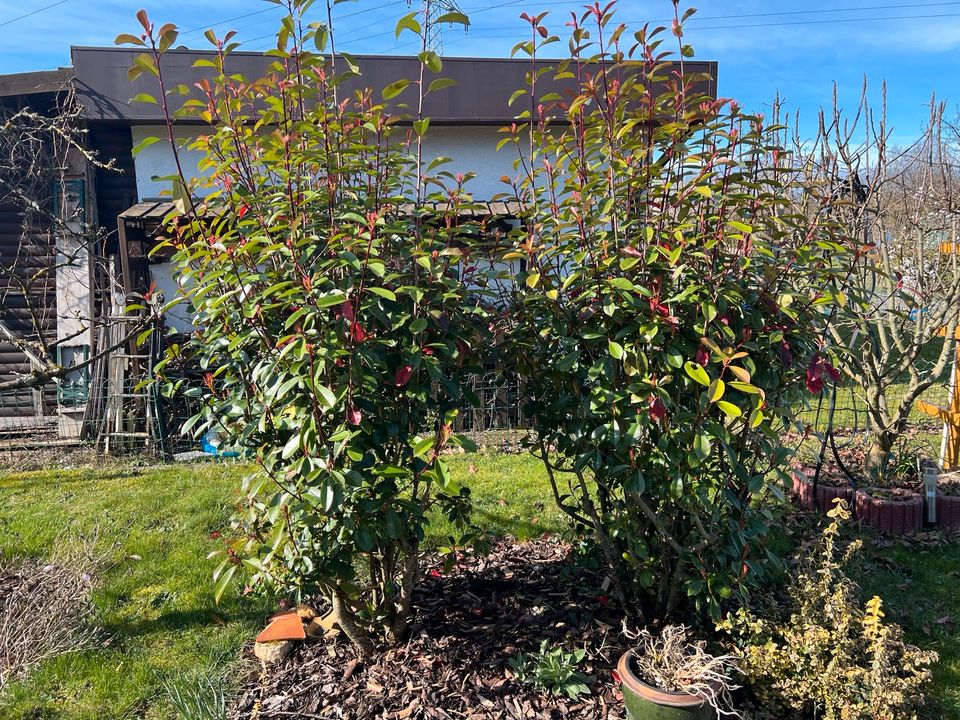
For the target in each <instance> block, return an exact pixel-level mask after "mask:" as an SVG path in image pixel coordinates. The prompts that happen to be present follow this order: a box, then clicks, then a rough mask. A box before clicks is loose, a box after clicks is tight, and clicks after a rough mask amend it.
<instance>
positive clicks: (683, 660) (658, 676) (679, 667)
mask: <svg viewBox="0 0 960 720" xmlns="http://www.w3.org/2000/svg"><path fill="white" fill-rule="evenodd" d="M639 639H640V644H639V645H638V646H637V647H635V648H633V649H631V650H628V651H627V652H625V653H624V654H623V656H622V657H621V658H620V662H619V663H617V675H618V676H619V681H620V687H621V688H622V689H623V702H624V705H625V706H626V710H627V718H628V720H647V719H648V718H651V719H652V718H657V720H710V719H712V718H715V717H717V716H718V715H736V712H735V711H734V709H733V702H732V698H731V692H732V691H733V690H736V689H737V686H735V685H733V684H732V676H733V675H734V674H735V673H736V672H737V666H736V664H735V663H734V660H733V658H732V657H731V656H729V655H719V656H717V655H712V654H710V653H709V652H707V649H706V643H705V642H703V641H690V640H689V639H688V637H687V629H686V628H685V627H684V626H682V625H670V626H667V627H665V628H664V629H663V632H661V633H660V635H659V636H657V637H654V636H653V635H651V634H650V632H649V631H646V630H644V631H643V632H642V633H641V634H640V638H639Z"/></svg>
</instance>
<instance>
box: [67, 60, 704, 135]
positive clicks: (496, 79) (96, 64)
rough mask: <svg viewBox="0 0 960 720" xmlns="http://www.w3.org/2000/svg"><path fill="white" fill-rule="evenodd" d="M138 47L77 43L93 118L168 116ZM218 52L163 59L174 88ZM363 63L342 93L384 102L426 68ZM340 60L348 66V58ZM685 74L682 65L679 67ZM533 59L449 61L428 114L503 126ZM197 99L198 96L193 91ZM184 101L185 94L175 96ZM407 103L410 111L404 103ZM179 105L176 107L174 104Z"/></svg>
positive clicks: (411, 98) (398, 102) (255, 74)
mask: <svg viewBox="0 0 960 720" xmlns="http://www.w3.org/2000/svg"><path fill="white" fill-rule="evenodd" d="M140 52H141V51H140V50H138V49H128V48H98V47H74V48H72V57H73V68H74V73H75V76H76V81H75V82H76V90H77V97H78V99H79V100H80V102H81V103H83V105H84V108H85V115H86V117H87V118H88V119H90V120H102V121H121V122H124V121H125V122H129V123H142V124H149V123H162V122H163V121H164V118H163V113H162V112H161V110H160V108H159V107H158V106H157V105H154V104H150V103H133V102H131V98H133V97H134V96H135V95H137V94H139V93H146V94H149V95H153V96H156V94H157V87H156V79H155V78H154V77H153V76H152V75H150V74H149V73H144V74H142V75H141V76H140V77H138V78H137V79H136V80H133V81H131V80H130V79H129V77H128V75H127V72H128V70H129V69H130V67H131V66H132V65H133V62H134V59H135V58H136V57H137V55H138V54H140ZM214 57H215V55H214V53H212V52H209V51H200V50H188V49H174V50H169V51H168V52H167V53H166V54H165V55H164V57H163V64H162V69H163V71H164V75H165V81H166V84H167V86H168V87H174V86H177V85H186V86H187V87H188V88H194V86H195V84H196V83H197V82H199V81H200V80H202V79H203V78H209V77H211V75H212V74H213V72H214V71H213V69H212V68H209V67H200V68H197V67H194V63H195V62H196V61H197V60H200V59H206V60H210V59H213V58H214ZM352 57H353V59H354V60H355V61H356V63H357V65H358V66H359V68H360V73H361V74H360V76H356V77H351V78H348V79H347V80H346V81H345V82H344V84H343V85H342V86H341V87H342V90H343V93H344V94H346V93H353V92H354V91H357V90H362V89H365V88H373V89H374V90H375V93H374V100H375V101H379V100H380V91H381V90H382V89H383V88H385V87H387V86H388V85H390V84H391V83H393V82H395V81H397V80H401V79H412V78H416V77H418V75H419V72H420V61H419V60H418V59H417V58H416V57H410V56H386V55H355V56H352ZM275 61H276V58H273V57H270V56H266V55H264V54H263V53H250V52H235V53H233V54H231V55H230V56H229V60H228V67H227V70H228V72H229V73H231V74H238V75H242V76H244V77H245V78H247V79H249V80H255V79H258V78H261V77H264V76H265V75H267V74H268V69H269V66H270V65H271V63H273V62H275ZM558 62H560V61H559V60H543V61H538V67H545V66H555V65H556V64H557V63H558ZM339 63H340V64H341V66H342V69H344V70H345V69H346V66H345V62H344V61H343V60H342V59H341V60H339ZM676 68H677V70H678V71H679V65H677V66H676ZM530 69H531V62H530V61H529V60H523V59H521V60H513V59H500V58H444V60H443V69H442V71H441V72H440V73H439V74H436V75H435V74H433V73H430V72H427V73H426V75H425V78H424V82H425V84H429V83H430V82H431V81H432V80H433V79H436V78H440V77H443V78H450V79H452V80H454V81H455V83H456V84H455V85H454V86H453V87H448V88H445V89H443V90H440V91H438V92H434V93H431V94H429V95H428V96H427V97H426V98H425V105H424V115H425V116H426V117H429V118H430V119H431V123H432V124H434V125H496V126H500V125H503V124H505V123H509V122H511V121H513V120H514V119H515V118H516V116H517V115H518V114H519V113H520V112H521V111H522V110H524V109H529V99H528V98H527V99H521V100H519V101H517V102H516V103H515V104H514V105H513V106H511V104H510V97H511V96H512V95H513V93H514V91H516V90H518V89H520V88H525V87H527V80H526V78H527V74H528V73H529V72H530ZM684 72H685V73H687V74H690V75H696V76H698V77H700V78H702V79H701V80H699V81H698V87H697V90H698V92H699V93H702V94H705V95H708V96H710V97H716V87H717V84H716V83H717V63H716V62H703V61H696V62H694V61H685V63H684ZM575 87H576V85H575V81H573V80H572V79H566V80H561V81H555V80H554V79H553V75H552V73H547V74H545V75H543V76H542V77H541V78H540V80H539V81H538V95H543V94H545V93H548V92H558V93H561V94H563V93H564V92H565V91H570V90H573V89H574V88H575ZM194 93H195V94H194V95H193V96H192V97H196V98H199V97H200V95H199V91H197V90H194ZM175 99H176V100H178V101H179V100H180V98H179V97H177V98H175ZM390 103H391V105H392V107H393V108H395V109H396V110H395V111H396V112H397V113H404V112H407V113H409V112H411V111H410V109H409V108H412V107H415V106H416V91H415V89H414V88H413V87H409V88H407V89H406V90H405V91H403V92H402V93H400V94H399V95H398V96H397V97H396V98H394V99H392V100H391V101H390ZM404 103H405V104H406V105H407V108H406V109H404V108H403V107H402V104H404ZM172 109H176V108H175V107H174V108H172Z"/></svg>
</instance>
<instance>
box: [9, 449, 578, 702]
mask: <svg viewBox="0 0 960 720" xmlns="http://www.w3.org/2000/svg"><path fill="white" fill-rule="evenodd" d="M451 463H452V466H453V470H454V472H455V473H456V475H457V477H459V478H461V479H462V482H464V483H465V484H469V485H470V486H471V487H472V488H473V490H474V498H475V509H476V521H477V523H478V524H479V525H480V526H481V527H483V528H484V529H487V530H489V531H491V532H493V533H496V534H504V533H510V534H513V535H517V536H518V537H520V538H529V537H532V536H535V535H538V534H540V533H542V532H545V531H559V530H562V529H563V528H564V527H565V523H564V522H563V520H562V518H561V516H560V514H559V513H558V511H557V510H556V509H555V507H554V506H553V504H552V501H551V499H550V495H549V486H548V485H547V482H546V479H545V477H544V475H543V473H542V470H541V469H540V466H539V465H538V463H537V462H536V461H535V460H533V459H532V458H530V457H529V456H506V455H494V456H486V457H481V456H459V457H455V458H453V459H452V461H451ZM244 471H245V468H244V467H242V466H238V465H220V464H201V465H188V466H161V467H154V468H143V469H136V468H129V467H128V468H123V467H116V468H88V469H82V470H48V471H39V472H28V473H17V474H6V475H4V474H3V471H0V548H2V549H3V552H4V553H6V554H7V555H16V556H41V557H42V556H46V555H48V554H49V553H50V552H51V551H52V550H53V548H54V547H55V546H58V545H60V544H62V543H64V542H69V539H70V538H76V537H78V536H80V535H90V534H91V533H98V536H99V546H100V549H101V550H102V551H104V552H106V553H107V554H108V555H109V558H110V560H111V562H112V566H111V568H110V569H109V570H108V571H107V572H106V575H105V577H104V578H103V584H102V587H101V588H100V589H99V590H98V591H97V593H96V595H95V602H96V604H97V606H98V607H99V609H100V611H101V618H102V620H101V622H102V625H103V627H104V629H105V630H106V632H107V633H108V635H109V637H110V638H111V640H110V644H109V645H108V646H106V647H104V648H102V649H98V650H95V651H90V652H84V653H81V654H77V655H70V656H63V657H61V658H58V659H56V660H53V661H51V662H48V663H46V664H44V665H43V666H42V667H41V668H40V669H39V670H38V671H37V672H36V673H35V674H34V675H33V676H32V677H31V678H30V679H29V680H28V681H27V682H23V683H20V684H17V685H15V686H13V687H12V689H11V691H10V693H9V694H8V696H7V697H6V698H4V700H3V701H0V717H3V718H5V720H14V718H23V719H26V718H31V719H34V718H44V719H47V718H51V719H53V718H64V719H66V718H70V719H71V720H80V719H81V718H82V719H84V720H86V719H89V720H94V719H96V720H112V719H113V718H149V719H151V720H152V719H154V718H169V717H172V712H171V709H170V706H169V704H168V703H167V702H166V700H165V694H164V692H163V681H164V680H165V679H166V680H168V681H171V679H172V681H173V682H177V681H178V680H179V681H180V682H184V683H186V682H190V681H191V680H194V681H195V679H196V678H197V676H198V675H204V674H210V675H213V676H214V677H216V674H217V673H218V672H220V671H221V670H220V669H222V668H223V667H225V666H226V665H228V664H229V663H231V662H233V661H234V660H235V659H236V657H237V655H238V652H239V650H240V648H241V647H242V645H243V644H244V643H245V642H247V641H248V640H249V639H250V637H251V636H252V633H253V632H254V631H255V630H256V629H257V627H258V625H259V624H260V623H261V622H262V621H263V619H264V617H265V615H266V613H268V612H269V611H270V610H272V609H274V608H268V607H266V606H264V605H263V604H262V603H257V602H255V601H249V600H240V599H239V598H237V597H235V596H234V597H232V598H228V599H226V600H225V601H224V602H222V603H221V605H220V606H219V607H217V606H215V605H214V602H213V593H212V587H213V586H212V583H211V580H210V577H211V573H212V570H213V564H212V562H208V561H206V560H205V557H206V555H207V553H209V552H210V551H211V550H213V549H215V548H216V547H218V544H217V541H215V540H211V539H210V533H211V532H212V531H214V530H220V531H224V530H226V529H227V526H228V517H229V514H230V509H231V505H232V502H233V498H234V497H235V493H236V490H237V488H238V486H239V478H240V476H241V475H242V473H243V472H244ZM450 530H451V528H449V527H448V526H446V525H445V524H444V523H437V525H436V527H435V529H434V532H435V535H434V536H433V537H431V541H432V542H441V541H443V540H445V539H446V535H447V534H449V532H450ZM138 558H139V559H138Z"/></svg>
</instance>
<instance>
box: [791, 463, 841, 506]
mask: <svg viewBox="0 0 960 720" xmlns="http://www.w3.org/2000/svg"><path fill="white" fill-rule="evenodd" d="M793 494H794V495H796V496H797V497H798V498H800V507H802V508H803V509H804V510H813V509H814V508H819V509H820V510H822V511H824V512H825V511H827V510H829V509H830V508H832V507H833V501H834V499H835V498H840V499H841V500H846V501H847V504H848V505H851V506H852V505H853V488H852V487H849V486H848V487H834V486H832V485H824V484H822V483H817V493H816V497H814V493H813V480H812V479H811V478H810V474H809V473H808V472H807V469H806V468H804V467H801V466H799V465H797V466H795V467H794V468H793ZM815 501H816V502H815Z"/></svg>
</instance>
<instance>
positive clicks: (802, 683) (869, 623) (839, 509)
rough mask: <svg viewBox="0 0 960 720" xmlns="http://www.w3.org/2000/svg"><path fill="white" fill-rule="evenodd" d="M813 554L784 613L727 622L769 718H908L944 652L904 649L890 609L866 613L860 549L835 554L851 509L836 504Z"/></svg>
mask: <svg viewBox="0 0 960 720" xmlns="http://www.w3.org/2000/svg"><path fill="white" fill-rule="evenodd" d="M828 516H829V518H830V522H829V524H828V525H827V527H826V528H825V529H824V531H823V534H822V536H821V538H820V539H819V540H818V542H817V544H816V546H815V548H814V551H813V552H810V553H805V554H804V556H803V559H802V560H801V561H800V564H799V566H798V569H797V571H796V573H795V575H794V578H793V581H792V582H791V584H790V587H789V589H788V594H787V600H786V602H785V604H784V606H783V607H780V608H778V609H776V610H774V611H772V612H771V613H770V617H758V616H757V614H755V613H754V612H753V611H750V610H746V609H741V610H739V611H738V612H737V613H736V614H735V615H732V616H729V617H728V618H727V619H726V620H724V621H723V622H721V623H720V625H719V628H720V629H721V630H725V631H727V632H728V633H729V634H730V635H731V637H733V639H734V641H735V642H736V644H737V645H738V647H739V648H740V656H741V657H740V668H741V670H742V672H743V673H744V676H745V678H746V685H747V686H748V687H749V688H751V689H752V690H753V692H754V694H755V696H756V698H757V700H758V701H759V703H760V704H761V706H762V708H763V712H764V713H767V714H768V716H769V717H776V718H787V717H802V718H807V717H810V718H813V717H816V718H818V719H820V718H822V720H911V719H913V718H916V711H917V709H918V708H919V707H921V706H922V705H923V702H924V687H925V686H926V684H927V683H928V682H929V680H930V665H931V664H933V663H934V662H936V661H937V659H938V657H937V654H936V653H934V652H926V651H923V650H920V649H919V648H917V647H914V646H913V645H908V644H906V643H904V641H903V634H902V631H901V629H900V627H899V626H898V625H896V624H893V623H889V622H884V620H883V617H884V613H883V602H882V600H881V599H880V598H879V597H873V598H872V599H870V600H869V601H868V602H867V603H866V605H865V606H863V605H861V601H860V597H859V596H860V588H859V587H858V586H857V584H856V583H855V582H854V581H853V580H851V579H850V578H849V577H848V575H847V574H846V572H845V567H846V565H847V563H848V562H849V560H850V558H851V557H852V556H854V555H855V554H856V552H857V551H858V550H859V549H860V547H861V543H860V542H859V541H854V542H853V543H851V544H850V545H849V546H847V548H846V550H845V551H842V552H841V551H840V550H839V549H838V543H837V540H838V537H839V534H840V526H841V523H842V522H843V521H846V520H848V519H849V518H850V512H849V509H848V507H847V505H846V503H844V502H843V501H840V500H838V501H837V502H836V504H835V506H834V508H833V509H832V510H830V512H829V513H828Z"/></svg>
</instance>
